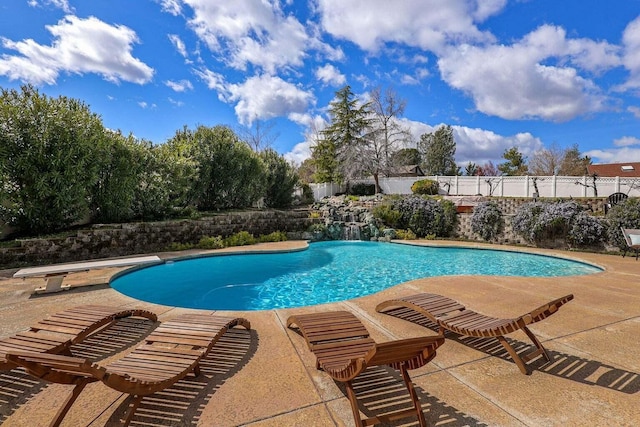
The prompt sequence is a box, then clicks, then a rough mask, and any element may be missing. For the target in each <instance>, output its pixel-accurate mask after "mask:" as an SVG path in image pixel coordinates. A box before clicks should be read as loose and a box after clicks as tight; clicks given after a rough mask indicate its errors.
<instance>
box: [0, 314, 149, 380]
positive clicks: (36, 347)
mask: <svg viewBox="0 0 640 427" xmlns="http://www.w3.org/2000/svg"><path fill="white" fill-rule="evenodd" d="M130 316H135V317H145V318H147V319H150V320H152V321H154V322H155V321H156V320H157V316H156V315H155V314H154V313H152V312H151V311H148V310H142V309H137V308H126V309H125V308H121V307H110V306H102V305H83V306H78V307H73V308H70V309H68V310H64V311H61V312H58V313H56V314H53V315H51V316H49V317H48V318H46V319H43V320H41V321H39V322H38V323H36V324H35V325H33V326H32V327H31V328H30V329H29V330H28V331H24V332H19V333H17V334H16V335H14V336H12V337H8V338H4V339H2V340H0V369H1V370H10V369H13V368H15V367H16V365H15V364H13V363H11V362H9V361H7V360H6V354H7V353H8V352H16V351H26V352H37V353H50V354H67V355H68V354H70V353H69V348H70V347H71V346H72V345H73V344H77V343H79V342H81V341H83V340H84V339H86V338H87V337H88V336H90V335H93V334H95V333H96V332H98V331H100V330H102V329H103V328H105V327H106V326H108V325H110V324H112V323H113V322H115V321H116V320H117V319H121V318H123V317H130Z"/></svg>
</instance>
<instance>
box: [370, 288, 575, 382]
mask: <svg viewBox="0 0 640 427" xmlns="http://www.w3.org/2000/svg"><path fill="white" fill-rule="evenodd" d="M572 299H573V295H566V296H564V297H561V298H558V299H555V300H553V301H550V302H548V303H546V304H543V305H542V306H540V307H538V308H536V309H535V310H532V311H530V312H529V313H526V314H524V315H522V316H520V317H517V318H515V319H501V318H497V317H492V316H487V315H485V314H481V313H477V312H475V311H472V310H468V309H466V308H465V307H464V306H463V305H461V304H459V303H458V302H456V301H454V300H452V299H450V298H447V297H444V296H442V295H435V294H429V293H421V294H417V295H410V296H406V297H401V298H395V299H392V300H388V301H384V302H381V303H380V304H378V306H377V307H376V311H378V312H380V313H386V314H390V315H401V316H402V317H403V318H405V317H406V316H405V315H406V313H407V310H411V311H413V312H415V313H418V314H420V315H422V316H424V317H426V318H427V319H429V320H430V321H431V322H433V323H435V324H436V325H438V330H439V333H440V334H441V335H442V336H444V333H445V331H446V330H448V331H451V332H455V333H457V334H459V335H466V336H471V337H479V338H489V337H495V338H497V339H498V341H499V342H500V343H501V344H502V346H503V347H504V348H505V349H506V350H507V352H508V353H509V355H510V356H511V358H512V359H513V360H514V362H515V363H516V365H517V366H518V368H519V369H520V371H521V372H522V373H523V374H529V373H530V371H529V369H528V365H527V362H528V361H530V360H533V359H535V358H537V357H538V356H543V357H544V358H545V359H546V360H547V361H550V360H551V359H550V356H549V354H548V353H547V351H546V350H545V349H544V347H543V345H542V343H541V342H540V340H539V339H538V338H537V337H536V336H535V335H534V334H533V333H532V332H531V330H530V329H529V328H528V327H527V325H529V324H531V323H535V322H539V321H541V320H544V319H546V318H547V317H549V316H551V315H552V314H553V313H555V312H557V311H558V309H559V308H560V307H561V306H562V305H564V304H566V303H567V302H569V301H571V300H572ZM408 319H409V320H411V321H414V319H415V321H416V322H417V321H418V320H419V319H416V318H415V316H413V317H412V316H408ZM517 330H522V331H524V333H525V334H527V336H528V337H529V339H530V340H531V342H532V343H533V344H534V345H535V347H536V348H535V350H533V351H531V352H529V353H527V354H522V355H519V354H518V353H517V352H516V351H515V349H514V348H513V347H512V346H511V344H509V342H508V341H507V340H506V339H505V338H504V336H505V335H508V334H510V333H512V332H515V331H517Z"/></svg>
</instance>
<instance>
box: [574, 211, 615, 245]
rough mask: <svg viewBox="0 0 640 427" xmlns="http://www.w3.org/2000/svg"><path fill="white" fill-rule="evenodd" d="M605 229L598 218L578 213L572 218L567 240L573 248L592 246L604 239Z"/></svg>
mask: <svg viewBox="0 0 640 427" xmlns="http://www.w3.org/2000/svg"><path fill="white" fill-rule="evenodd" d="M606 231H607V230H606V228H605V226H604V224H603V223H602V220H600V219H599V218H596V217H593V216H591V215H588V214H587V213H586V212H580V213H578V214H577V215H576V216H575V217H574V218H573V223H572V225H571V229H570V230H569V235H568V239H569V242H570V243H572V244H573V245H574V246H594V245H599V244H601V243H602V242H603V241H604V240H605V238H606Z"/></svg>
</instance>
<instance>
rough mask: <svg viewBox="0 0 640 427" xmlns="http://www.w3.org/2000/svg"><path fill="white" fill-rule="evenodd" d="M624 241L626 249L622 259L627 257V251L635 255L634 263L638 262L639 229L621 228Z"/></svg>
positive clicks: (639, 247) (639, 249)
mask: <svg viewBox="0 0 640 427" xmlns="http://www.w3.org/2000/svg"><path fill="white" fill-rule="evenodd" d="M621 230H622V235H623V236H624V241H625V242H627V247H626V248H625V250H624V253H623V254H622V257H623V258H624V257H625V256H626V255H627V251H629V250H632V251H634V252H635V253H636V261H637V260H638V252H640V229H637V228H621Z"/></svg>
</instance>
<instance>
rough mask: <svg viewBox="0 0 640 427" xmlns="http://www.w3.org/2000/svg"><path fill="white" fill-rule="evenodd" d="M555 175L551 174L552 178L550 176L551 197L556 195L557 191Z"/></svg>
mask: <svg viewBox="0 0 640 427" xmlns="http://www.w3.org/2000/svg"><path fill="white" fill-rule="evenodd" d="M556 178H557V176H556V175H553V178H551V197H556V194H557V193H558V191H557V184H558V181H557V179H556Z"/></svg>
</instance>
